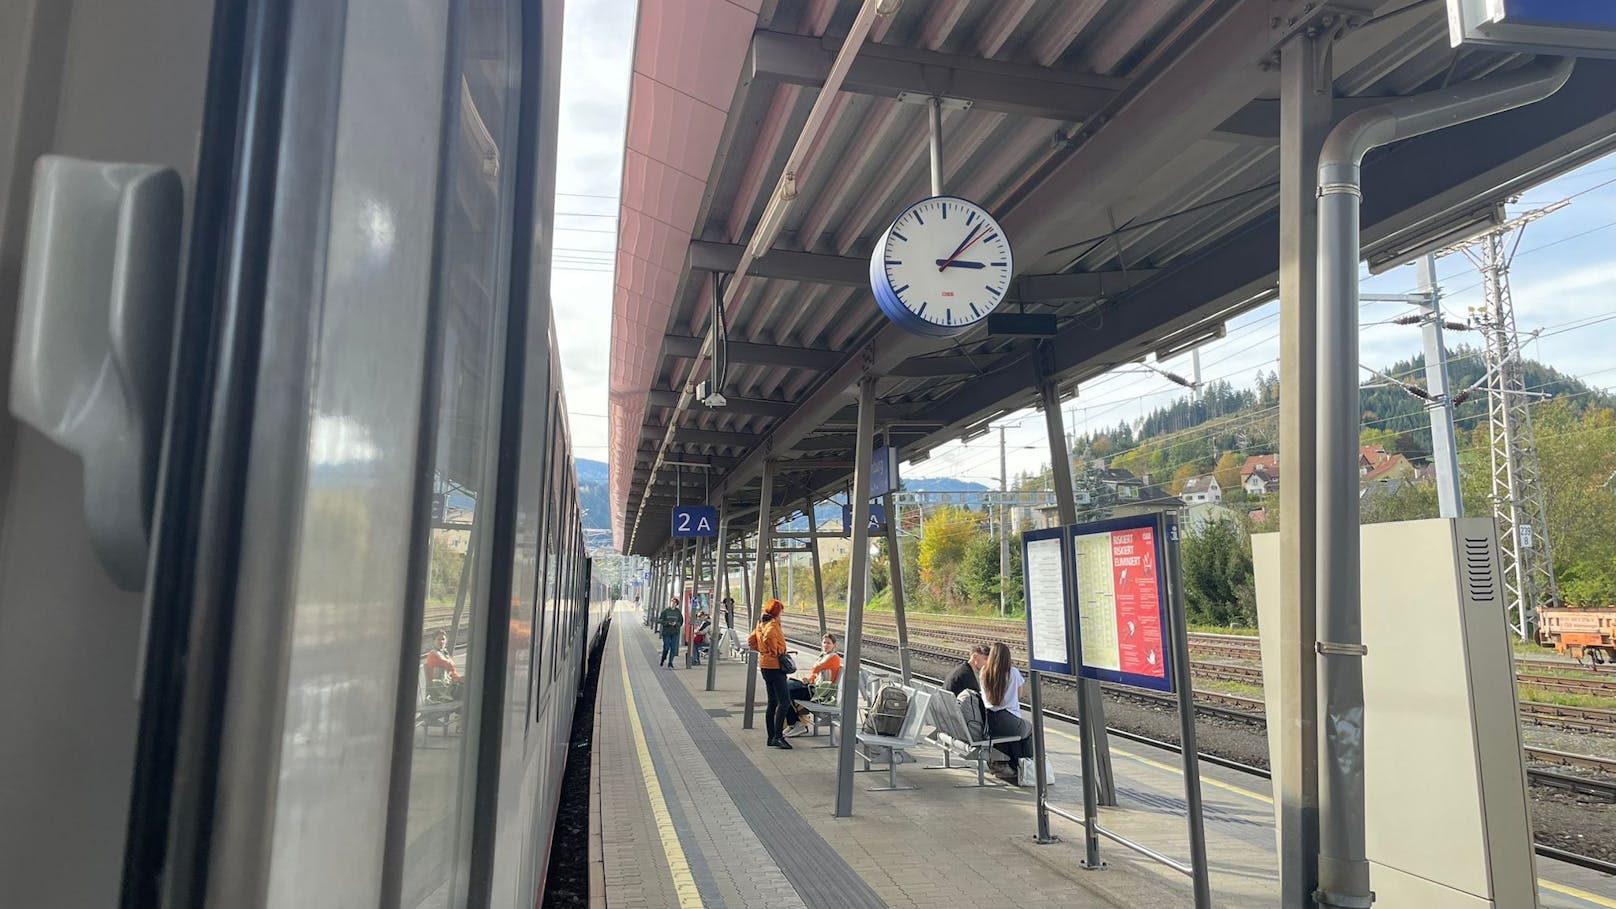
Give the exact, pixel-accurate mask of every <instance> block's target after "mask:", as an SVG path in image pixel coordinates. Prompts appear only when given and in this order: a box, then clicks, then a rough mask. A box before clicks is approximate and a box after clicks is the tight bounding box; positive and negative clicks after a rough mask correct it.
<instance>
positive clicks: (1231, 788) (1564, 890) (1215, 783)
mask: <svg viewBox="0 0 1616 909" xmlns="http://www.w3.org/2000/svg"><path fill="white" fill-rule="evenodd" d="M1044 731H1045V732H1053V733H1055V734H1056V735H1058V736H1060V737H1061V738H1064V739H1070V740H1071V741H1073V742H1077V743H1078V744H1079V745H1081V744H1082V741H1083V740H1082V739H1080V738H1078V737H1077V736H1075V735H1072V734H1071V733H1070V732H1066V731H1064V730H1061V729H1049V728H1048V727H1045V730H1044ZM1111 753H1112V754H1120V755H1122V756H1123V757H1125V758H1128V759H1129V760H1131V761H1137V762H1139V763H1141V764H1144V765H1145V766H1147V767H1154V768H1156V769H1157V770H1165V771H1167V772H1168V773H1176V774H1178V775H1179V776H1183V775H1184V768H1182V767H1174V766H1173V765H1171V764H1163V763H1162V762H1161V761H1153V760H1151V759H1150V758H1147V757H1144V756H1143V755H1138V754H1134V753H1133V752H1131V751H1127V750H1126V749H1122V748H1117V747H1115V746H1113V747H1112V748H1111ZM1201 785H1202V786H1212V787H1214V788H1216V789H1222V790H1224V791H1225V792H1233V793H1234V794H1236V795H1243V796H1245V797H1246V798H1248V799H1254V800H1256V801H1259V802H1262V803H1263V804H1265V805H1272V804H1274V800H1273V798H1271V797H1269V796H1266V795H1263V794H1261V793H1259V792H1253V791H1251V790H1250V789H1246V788H1244V787H1242V786H1236V785H1234V784H1232V783H1225V782H1223V781H1222V780H1212V779H1207V778H1206V777H1205V776H1203V777H1201ZM1537 883H1538V886H1540V887H1544V888H1547V889H1549V890H1553V891H1554V892H1555V893H1559V894H1561V895H1563V896H1569V897H1572V898H1574V899H1579V900H1584V901H1586V902H1588V903H1592V904H1593V905H1595V906H1603V907H1605V909H1616V900H1610V899H1607V898H1605V897H1602V896H1599V895H1598V894H1595V893H1589V892H1588V891H1586V890H1578V889H1577V888H1576V887H1571V886H1567V885H1565V884H1557V883H1555V882H1554V881H1551V880H1546V879H1544V878H1541V877H1540V878H1538V879H1537Z"/></svg>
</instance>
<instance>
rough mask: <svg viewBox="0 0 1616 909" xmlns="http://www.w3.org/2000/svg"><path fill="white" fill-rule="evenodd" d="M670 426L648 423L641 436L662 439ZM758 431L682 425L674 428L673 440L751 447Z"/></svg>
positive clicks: (643, 427) (684, 443)
mask: <svg viewBox="0 0 1616 909" xmlns="http://www.w3.org/2000/svg"><path fill="white" fill-rule="evenodd" d="M667 429H668V427H667V426H666V425H664V424H661V423H647V424H645V425H644V426H642V427H640V438H641V439H642V440H644V441H647V442H658V441H661V440H662V438H663V436H664V435H665V434H666V433H667ZM757 440H758V436H757V433H751V432H722V431H719V430H716V429H695V428H693V427H689V426H681V427H679V428H678V429H676V430H674V433H673V441H674V444H676V445H723V446H730V447H734V448H750V447H752V446H753V445H756V444H757Z"/></svg>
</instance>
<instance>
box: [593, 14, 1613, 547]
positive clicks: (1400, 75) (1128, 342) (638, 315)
mask: <svg viewBox="0 0 1616 909" xmlns="http://www.w3.org/2000/svg"><path fill="white" fill-rule="evenodd" d="M860 5H861V4H860V3H859V2H858V0H659V2H656V3H642V4H640V9H639V21H638V25H637V32H636V39H635V51H634V65H633V74H632V87H631V94H630V101H629V115H628V130H627V140H626V150H625V158H624V165H623V182H622V201H621V210H620V213H619V224H618V250H617V252H618V259H617V273H616V282H615V285H616V286H615V299H614V301H613V312H612V352H611V364H610V382H611V387H610V404H609V406H610V439H609V442H610V461H611V508H612V524H613V530H614V535H615V537H616V540H617V543H618V545H619V547H620V548H622V549H623V550H624V551H626V552H634V553H641V554H648V553H653V552H655V551H657V550H658V549H659V548H660V547H661V546H662V545H663V543H664V542H665V541H666V540H667V538H668V536H669V509H670V507H671V505H672V504H673V501H674V484H675V470H676V469H678V468H675V467H670V466H667V465H668V463H669V462H675V463H680V462H682V463H700V464H706V465H711V482H712V484H713V487H712V488H713V494H712V495H713V498H715V499H716V498H717V496H718V495H720V494H722V495H724V496H726V497H727V501H729V502H731V503H737V502H740V503H745V502H747V501H748V497H750V507H752V508H755V506H756V499H757V492H756V491H755V489H754V488H753V487H754V485H755V481H756V478H757V477H758V475H759V473H760V472H761V468H762V464H763V461H764V459H765V458H768V459H772V460H774V461H775V462H776V463H777V464H778V465H780V470H781V472H780V474H779V476H778V479H777V481H776V484H775V495H774V500H775V503H776V504H777V505H784V504H786V503H794V504H797V505H800V504H801V502H802V496H803V495H804V494H807V493H813V492H822V491H826V490H830V489H834V488H837V487H838V486H839V485H840V484H842V483H845V481H846V477H847V475H848V474H849V472H850V466H851V458H852V444H853V432H854V423H853V412H852V409H851V407H850V403H851V398H850V397H849V389H850V387H851V386H852V385H853V384H854V382H855V381H856V380H857V379H858V377H859V376H860V375H862V374H864V373H865V371H867V370H868V371H873V372H875V373H878V374H881V375H883V376H884V378H883V379H882V380H881V381H880V383H879V384H878V386H877V397H878V400H879V410H878V416H877V424H878V426H880V427H883V428H885V429H886V431H887V432H888V433H889V434H890V438H891V441H892V443H893V444H897V445H901V446H902V449H903V451H904V457H906V458H907V457H911V456H915V455H919V454H922V453H924V452H926V451H927V450H929V449H930V448H932V447H935V446H936V445H938V444H941V443H942V442H945V441H948V440H951V439H954V438H959V437H960V436H962V435H966V434H970V433H972V432H973V431H976V430H978V429H979V428H981V427H984V426H986V424H987V423H988V422H989V421H991V420H993V419H995V418H997V417H999V416H1001V415H1003V414H1006V413H1009V412H1012V411H1015V410H1018V409H1021V408H1024V407H1026V406H1028V405H1029V404H1032V403H1033V402H1034V399H1035V398H1036V393H1037V392H1036V378H1037V369H1036V364H1037V356H1038V354H1037V342H1036V341H1033V340H1030V339H1026V338H1008V337H995V336H990V335H988V334H987V333H986V332H985V330H983V329H978V330H976V331H974V332H972V333H970V334H967V335H964V336H962V337H959V338H955V339H950V340H946V341H938V340H935V339H920V338H916V337H914V336H911V335H908V334H907V333H905V332H904V331H902V330H901V329H899V328H898V327H896V326H895V325H893V324H891V323H890V322H889V321H888V320H887V319H886V317H885V316H884V315H883V314H882V313H881V312H880V310H879V308H878V307H877V305H876V303H875V301H874V298H873V296H872V295H871V293H870V290H869V287H868V274H869V267H868V256H869V254H870V250H871V246H872V244H873V242H874V240H875V238H876V237H877V236H878V235H879V234H880V233H881V231H883V230H884V229H885V228H886V226H887V224H888V223H890V221H891V219H892V218H893V217H894V216H895V215H896V214H897V213H898V212H899V211H900V210H901V209H902V208H903V207H904V205H906V204H907V203H908V202H911V201H914V200H916V199H919V198H922V197H924V196H927V195H930V189H929V169H928V157H927V142H928V138H927V137H928V133H927V120H926V118H927V107H926V105H925V104H924V103H916V102H917V101H921V100H922V99H924V98H926V97H929V96H931V95H933V94H938V95H941V96H943V97H944V98H946V99H957V100H964V101H969V102H970V104H969V106H968V107H961V106H955V105H950V106H948V107H947V108H946V109H945V110H944V112H943V143H942V144H943V160H944V174H945V180H944V183H945V191H946V192H948V193H950V194H952V195H959V196H963V197H966V198H969V199H972V200H974V201H977V202H979V203H980V204H982V205H984V206H985V207H986V208H987V209H988V210H990V211H992V212H994V213H995V215H996V217H997V218H998V219H999V220H1000V222H1001V223H1002V225H1003V226H1004V228H1005V231H1006V233H1007V235H1008V236H1009V238H1010V240H1011V242H1012V244H1013V246H1014V248H1015V254H1016V261H1015V265H1016V269H1017V273H1018V277H1017V280H1016V282H1015V283H1014V285H1013V287H1012V291H1011V294H1010V298H1009V299H1010V301H1011V302H1009V303H1007V304H1006V306H1007V307H1018V306H1019V307H1020V308H1022V309H1023V310H1024V311H1026V312H1038V313H1053V314H1054V315H1055V316H1056V317H1057V318H1058V321H1059V326H1060V332H1059V335H1058V336H1057V337H1056V338H1055V339H1054V342H1053V344H1052V351H1053V363H1052V364H1051V365H1052V367H1053V369H1054V370H1055V371H1056V372H1057V373H1058V375H1059V377H1060V380H1061V382H1062V385H1063V387H1065V386H1067V385H1070V384H1073V383H1075V382H1078V381H1081V380H1083V379H1086V378H1089V377H1091V376H1094V375H1097V374H1100V373H1102V372H1104V371H1106V370H1108V369H1110V368H1112V367H1114V366H1116V365H1118V364H1121V363H1126V362H1130V361H1132V360H1136V359H1138V358H1139V357H1141V356H1144V355H1146V354H1148V353H1151V352H1154V351H1158V350H1172V349H1174V348H1178V347H1183V346H1186V345H1189V344H1192V343H1194V342H1196V341H1197V340H1199V339H1204V338H1206V337H1208V336H1209V335H1211V334H1214V333H1215V332H1216V331H1217V329H1218V327H1219V326H1220V325H1221V324H1222V323H1223V321H1224V320H1226V319H1228V318H1230V317H1231V316H1233V315H1236V314H1238V313H1239V312H1241V311H1243V310H1245V309H1248V308H1250V307H1252V306H1255V305H1258V304H1260V303H1262V302H1264V301H1266V300H1269V299H1272V298H1273V295H1274V292H1275V288H1276V285H1277V275H1278V267H1279V261H1278V260H1279V231H1280V222H1279V212H1278V209H1279V201H1280V186H1279V179H1280V173H1279V160H1280V147H1279V142H1280V134H1279V102H1278V98H1279V91H1280V86H1279V78H1280V76H1279V66H1278V55H1277V49H1278V48H1279V47H1280V45H1281V44H1282V43H1283V42H1284V41H1285V40H1286V39H1287V38H1289V37H1290V36H1292V35H1294V34H1296V33H1297V32H1298V30H1301V29H1317V30H1321V31H1322V32H1324V33H1329V34H1336V35H1338V37H1337V40H1336V41H1335V42H1334V45H1333V55H1334V74H1335V76H1334V86H1335V95H1336V99H1337V101H1336V110H1337V112H1338V113H1341V112H1346V111H1350V110H1355V109H1361V108H1363V107H1366V106H1369V105H1372V104H1373V103H1375V101H1376V100H1377V99H1385V98H1388V97H1395V96H1403V95H1409V94H1415V93H1419V92H1423V91H1429V90H1432V89H1434V88H1438V87H1441V86H1443V85H1451V84H1453V83H1456V82H1461V81H1466V80H1472V79H1479V78H1485V77H1487V76H1489V75H1492V74H1495V73H1498V72H1501V71H1505V70H1509V69H1512V68H1515V67H1518V66H1521V65H1524V64H1525V63H1526V62H1528V61H1529V60H1530V59H1531V58H1530V57H1528V56H1524V55H1520V54H1512V53H1507V52H1501V51H1480V50H1472V49H1462V50H1455V49H1453V48H1451V47H1450V46H1449V40H1448V31H1447V23H1446V19H1445V13H1444V10H1445V4H1443V3H1440V2H1430V0H1387V2H1381V0H1339V2H1322V3H1321V2H1312V0H1307V2H1304V0H929V2H917V0H909V2H905V3H903V4H901V6H899V7H898V9H897V12H896V13H895V14H893V15H891V16H887V17H883V18H881V19H878V20H877V23H876V25H875V27H874V29H873V30H872V31H871V33H870V37H869V40H868V42H866V44H865V45H864V46H863V47H862V49H861V50H860V52H859V55H858V57H857V58H856V60H855V61H854V63H853V66H852V69H851V70H850V72H849V74H848V77H847V79H846V81H845V83H844V85H843V91H842V92H841V93H839V94H838V96H837V97H836V98H835V99H834V103H833V106H832V108H831V112H830V119H829V121H828V127H827V128H826V129H825V130H824V131H823V132H822V133H821V134H820V138H819V140H818V142H817V144H815V145H814V147H813V148H812V150H811V152H810V154H809V156H808V157H807V159H806V160H805V162H804V164H803V167H802V168H801V169H800V170H799V171H798V172H797V174H796V180H795V185H796V194H797V195H796V198H795V200H794V202H793V203H792V204H791V206H790V208H789V209H788V210H787V214H786V217H785V220H784V224H783V226H782V228H781V230H780V232H779V234H778V238H777V239H776V240H775V242H774V243H773V246H772V248H771V251H770V252H769V253H768V254H767V255H765V256H763V257H762V258H760V259H758V260H757V262H756V263H755V264H754V265H753V267H752V269H751V276H750V277H749V278H748V279H746V281H745V282H744V284H743V285H742V286H740V287H739V288H738V296H737V297H736V298H735V300H734V303H733V304H732V305H731V306H730V307H729V310H728V323H729V338H730V341H729V344H728V353H729V359H730V362H731V364H732V365H731V369H730V375H729V377H728V382H727V384H726V386H725V387H724V388H723V389H722V392H723V394H724V395H725V396H726V397H727V398H728V401H729V403H728V405H727V406H725V407H722V408H718V409H708V408H705V407H701V406H700V405H699V404H698V405H696V406H688V407H684V408H681V407H679V406H678V405H679V403H680V400H681V392H682V391H684V390H685V389H686V388H687V386H690V385H693V383H694V382H696V381H699V380H701V379H704V378H707V377H708V376H709V374H710V364H708V363H707V362H705V361H701V360H699V359H698V354H699V353H700V351H701V349H702V343H703V338H704V336H705V335H706V334H707V332H708V330H709V325H710V320H711V317H712V310H713V307H712V300H713V294H714V285H713V281H714V278H715V275H721V274H723V273H726V272H730V271H733V270H734V269H735V267H736V264H737V262H738V261H739V260H740V257H741V253H742V250H743V249H744V247H745V245H746V244H747V242H748V240H749V239H750V237H751V234H752V231H753V229H754V228H755V227H756V226H757V224H758V221H759V218H760V217H761V215H762V213H763V211H764V208H765V206H766V205H767V203H768V202H769V200H770V198H771V196H772V195H773V193H774V192H775V191H776V186H777V182H778V181H779V178H780V173H781V169H782V167H783V165H784V163H785V160H786V158H787V156H788V154H789V152H790V151H791V149H792V147H793V145H794V144H795V142H796V139H797V136H798V135H799V133H800V131H801V129H802V126H803V124H804V121H805V120H806V119H807V117H808V113H809V110H810V108H811V107H812V105H813V104H814V101H815V99H816V98H817V95H818V87H819V86H820V85H821V84H822V82H823V80H824V78H825V77H826V75H827V73H828V72H829V69H830V67H831V64H832V61H833V60H834V58H835V56H836V53H837V51H838V49H839V48H840V47H841V44H842V41H841V36H843V35H845V34H846V33H847V31H848V29H849V27H850V25H851V23H852V21H853V19H854V17H855V16H856V14H857V12H858V9H859V7H860ZM1611 85H1616V64H1613V63H1611V62H1610V61H1600V60H1583V61H1580V62H1579V63H1578V66H1577V69H1576V72H1575V73H1574V75H1573V76H1572V78H1571V81H1570V82H1569V83H1568V84H1567V85H1566V87H1565V88H1564V89H1562V90H1561V91H1560V92H1559V93H1557V94H1556V95H1554V96H1553V97H1551V98H1549V99H1548V100H1546V101H1543V102H1539V103H1538V104H1534V105H1530V106H1528V107H1525V108H1522V109H1519V110H1516V111H1512V112H1509V113H1506V114H1501V115H1498V116H1495V117H1491V118H1488V119H1485V120H1481V121H1477V122H1474V123H1470V124H1466V125H1463V126H1458V127H1454V128H1451V129H1448V130H1443V131H1440V132H1437V133H1433V134H1430V135H1427V136H1423V137H1420V138H1417V139H1412V140H1409V141H1407V142H1403V143H1399V144H1396V145H1393V146H1390V147H1387V148H1385V149H1381V150H1379V151H1377V152H1375V153H1373V154H1372V155H1371V156H1370V158H1369V159H1368V160H1367V161H1366V162H1365V176H1364V185H1365V200H1364V206H1363V231H1364V250H1365V253H1366V255H1367V256H1368V257H1369V258H1370V260H1371V261H1372V262H1373V261H1375V260H1376V259H1377V258H1378V259H1386V260H1396V259H1397V258H1398V257H1399V255H1400V254H1404V255H1406V253H1407V251H1408V250H1409V249H1411V248H1413V247H1414V246H1415V245H1418V244H1419V243H1421V242H1423V241H1425V240H1428V239H1430V238H1432V237H1434V236H1441V235H1442V234H1444V233H1446V232H1450V231H1452V230H1453V229H1455V228H1456V227H1459V226H1460V225H1463V224H1465V223H1467V222H1477V221H1479V220H1482V219H1484V218H1486V217H1488V216H1490V214H1491V212H1492V211H1494V210H1495V208H1496V205H1497V204H1498V203H1499V202H1501V201H1502V200H1504V199H1505V198H1507V197H1509V196H1511V195H1513V194H1516V193H1518V192H1520V191H1521V190H1522V189H1524V188H1526V187H1527V186H1530V185H1532V184H1535V183H1537V182H1541V181H1542V180H1544V179H1548V178H1550V177H1552V176H1555V175H1556V174H1559V173H1562V172H1564V171H1566V170H1569V169H1571V168H1574V167H1576V166H1577V165H1579V164H1581V163H1583V162H1585V161H1587V160H1590V159H1592V158H1593V157H1596V156H1598V155H1599V154H1602V153H1604V152H1605V151H1607V150H1609V149H1610V148H1612V147H1616V92H1612V91H1610V86H1611ZM670 421H672V422H674V423H675V426H674V429H673V432H672V434H671V436H670V435H669V424H670ZM670 438H671V444H669V445H666V446H664V441H665V439H670ZM659 455H660V456H661V463H662V464H663V465H664V466H663V468H662V470H661V471H660V472H657V473H656V475H654V476H653V465H655V464H657V463H658V460H659ZM684 483H685V484H686V485H685V489H686V499H685V501H686V502H690V501H692V500H693V499H692V497H691V496H690V494H689V490H690V489H691V488H692V484H699V483H700V480H699V479H698V478H697V475H696V474H694V473H692V472H690V471H688V470H687V471H686V472H685V473H684Z"/></svg>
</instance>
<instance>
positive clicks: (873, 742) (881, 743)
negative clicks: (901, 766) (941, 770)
mask: <svg viewBox="0 0 1616 909" xmlns="http://www.w3.org/2000/svg"><path fill="white" fill-rule="evenodd" d="M907 690H908V692H909V709H908V710H907V711H905V713H904V715H903V726H902V727H901V728H900V729H899V730H898V734H897V735H875V734H874V733H869V732H865V731H864V730H862V729H861V730H859V731H858V733H857V736H858V743H859V744H860V745H863V746H864V747H865V748H867V749H868V748H879V749H882V750H883V751H885V752H886V753H887V784H886V785H885V786H875V787H871V788H870V790H869V791H871V792H894V791H897V790H902V789H915V788H918V787H916V786H899V785H898V758H899V756H900V755H904V754H905V753H907V752H908V750H909V749H911V748H913V747H915V746H916V745H918V744H920V731H921V729H922V727H924V726H925V723H926V711H927V709H929V707H930V705H931V701H932V696H931V692H929V691H917V690H916V689H914V688H909V689H907ZM863 758H864V772H869V771H870V769H871V768H870V755H869V752H868V751H866V752H864V754H863Z"/></svg>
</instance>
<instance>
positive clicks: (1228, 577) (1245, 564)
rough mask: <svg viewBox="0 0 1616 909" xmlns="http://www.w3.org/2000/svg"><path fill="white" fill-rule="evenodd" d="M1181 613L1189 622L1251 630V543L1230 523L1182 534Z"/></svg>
mask: <svg viewBox="0 0 1616 909" xmlns="http://www.w3.org/2000/svg"><path fill="white" fill-rule="evenodd" d="M1182 546H1183V549H1182V553H1181V554H1182V556H1183V562H1184V569H1183V570H1184V601H1185V611H1186V613H1187V615H1188V618H1189V620H1190V621H1191V622H1197V623H1202V624H1208V625H1218V626H1245V627H1255V626H1256V624H1257V589H1256V582H1255V580H1254V575H1253V573H1252V565H1251V541H1250V540H1249V538H1247V537H1246V535H1245V534H1243V533H1241V532H1240V529H1239V528H1238V527H1236V526H1235V525H1234V524H1233V523H1232V522H1230V521H1213V522H1211V523H1209V524H1207V525H1205V526H1204V527H1202V528H1201V529H1200V530H1199V531H1194V532H1190V533H1187V534H1185V535H1184V542H1183V544H1182Z"/></svg>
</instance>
